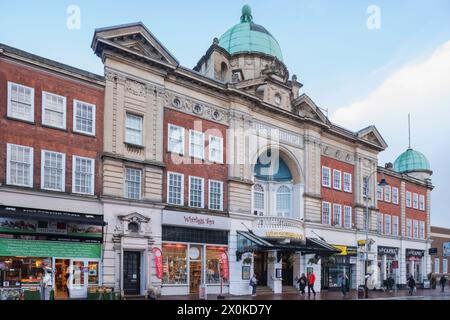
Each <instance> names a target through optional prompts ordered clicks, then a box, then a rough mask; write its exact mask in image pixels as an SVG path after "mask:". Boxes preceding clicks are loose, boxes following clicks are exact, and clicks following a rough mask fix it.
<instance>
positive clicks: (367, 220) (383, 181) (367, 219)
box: [364, 170, 388, 290]
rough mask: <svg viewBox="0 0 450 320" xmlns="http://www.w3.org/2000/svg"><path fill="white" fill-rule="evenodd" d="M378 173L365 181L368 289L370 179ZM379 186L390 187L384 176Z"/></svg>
mask: <svg viewBox="0 0 450 320" xmlns="http://www.w3.org/2000/svg"><path fill="white" fill-rule="evenodd" d="M377 172H378V170H375V171H373V172H372V173H371V174H370V175H369V176H367V177H365V179H364V183H365V185H366V190H365V191H366V194H365V197H366V242H365V248H366V256H365V258H366V259H365V260H366V261H365V262H366V263H365V268H366V270H365V281H364V285H365V286H366V287H367V284H366V282H367V271H368V269H369V193H370V192H369V190H370V189H369V181H370V179H371V178H372V176H373V175H374V174H375V173H377ZM378 185H379V186H381V187H385V186H387V185H388V183H387V181H386V179H385V178H384V175H383V176H382V178H381V181H380V182H379V183H378ZM366 290H367V288H366Z"/></svg>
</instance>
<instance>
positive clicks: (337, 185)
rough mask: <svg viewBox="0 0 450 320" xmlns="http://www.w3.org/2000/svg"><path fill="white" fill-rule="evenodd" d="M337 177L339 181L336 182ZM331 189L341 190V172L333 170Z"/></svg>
mask: <svg viewBox="0 0 450 320" xmlns="http://www.w3.org/2000/svg"><path fill="white" fill-rule="evenodd" d="M337 177H339V179H337V180H336V178H337ZM336 182H338V184H336ZM333 189H335V190H342V172H341V170H336V169H333Z"/></svg>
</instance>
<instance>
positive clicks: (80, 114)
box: [73, 100, 95, 136]
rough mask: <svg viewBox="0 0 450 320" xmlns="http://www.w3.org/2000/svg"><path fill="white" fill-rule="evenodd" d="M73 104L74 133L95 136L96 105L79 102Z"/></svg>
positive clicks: (75, 101)
mask: <svg viewBox="0 0 450 320" xmlns="http://www.w3.org/2000/svg"><path fill="white" fill-rule="evenodd" d="M73 104H74V111H73V126H74V128H73V131H75V132H79V133H84V134H88V135H92V136H93V135H95V105H93V104H90V103H86V102H82V101H77V100H74V101H73Z"/></svg>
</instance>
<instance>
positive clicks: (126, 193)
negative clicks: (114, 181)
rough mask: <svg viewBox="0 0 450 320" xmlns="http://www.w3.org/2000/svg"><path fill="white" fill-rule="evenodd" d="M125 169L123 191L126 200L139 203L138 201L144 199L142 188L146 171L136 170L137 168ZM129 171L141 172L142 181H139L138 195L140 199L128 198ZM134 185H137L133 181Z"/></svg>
mask: <svg viewBox="0 0 450 320" xmlns="http://www.w3.org/2000/svg"><path fill="white" fill-rule="evenodd" d="M124 168H125V170H124V173H125V174H124V177H123V178H124V179H123V182H124V183H123V191H124V198H126V199H130V200H133V201H137V200H141V199H142V187H143V181H144V170H143V169H141V168H135V167H124ZM127 170H136V171H139V172H140V176H139V177H140V180H139V189H138V190H139V195H138V198H137V199H136V198H131V197H128V189H127ZM133 183H135V182H134V181H133Z"/></svg>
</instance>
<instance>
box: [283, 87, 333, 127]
mask: <svg viewBox="0 0 450 320" xmlns="http://www.w3.org/2000/svg"><path fill="white" fill-rule="evenodd" d="M292 112H294V113H296V114H298V115H299V116H301V117H304V118H307V119H311V120H314V121H317V122H320V123H323V124H327V125H329V124H330V121H329V120H328V118H327V117H326V116H325V114H324V113H323V112H322V111H321V110H320V108H319V107H318V106H317V105H316V104H315V103H314V101H312V100H311V98H310V97H308V96H307V95H306V94H302V95H301V96H300V97H298V98H297V99H295V100H294V101H293V102H292Z"/></svg>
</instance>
